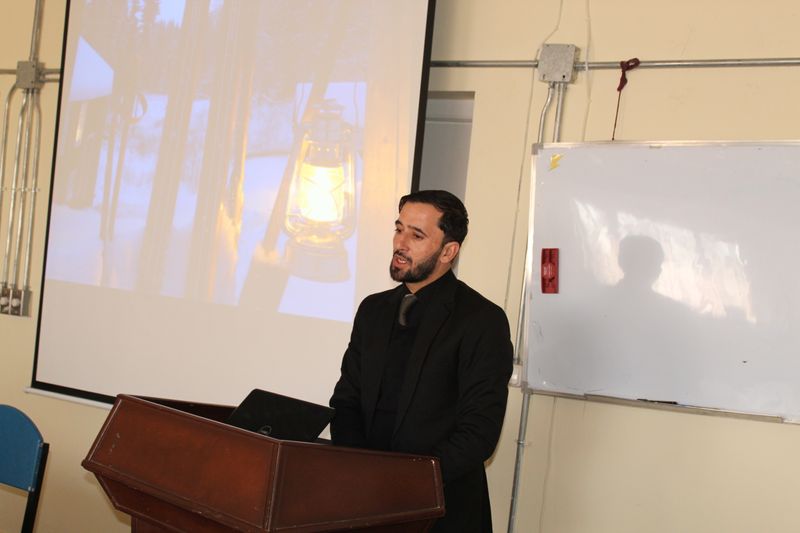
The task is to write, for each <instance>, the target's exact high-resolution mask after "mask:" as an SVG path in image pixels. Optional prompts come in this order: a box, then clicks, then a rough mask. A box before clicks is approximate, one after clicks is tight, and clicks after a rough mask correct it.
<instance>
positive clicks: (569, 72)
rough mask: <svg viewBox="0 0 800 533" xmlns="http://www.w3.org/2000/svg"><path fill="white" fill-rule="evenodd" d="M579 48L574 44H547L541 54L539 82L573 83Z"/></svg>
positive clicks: (538, 68) (538, 67)
mask: <svg viewBox="0 0 800 533" xmlns="http://www.w3.org/2000/svg"><path fill="white" fill-rule="evenodd" d="M579 50H580V49H579V48H578V47H577V46H575V45H574V44H545V45H544V46H542V49H541V51H540V52H539V64H538V66H537V67H536V68H537V70H538V71H539V80H540V81H546V82H556V83H572V82H573V81H574V80H575V61H576V60H577V58H578V52H579Z"/></svg>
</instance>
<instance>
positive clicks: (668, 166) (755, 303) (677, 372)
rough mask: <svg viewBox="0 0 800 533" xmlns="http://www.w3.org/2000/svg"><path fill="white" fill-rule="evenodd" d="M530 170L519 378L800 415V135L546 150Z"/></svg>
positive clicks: (537, 151) (537, 386) (549, 386)
mask: <svg viewBox="0 0 800 533" xmlns="http://www.w3.org/2000/svg"><path fill="white" fill-rule="evenodd" d="M532 173H533V180H534V181H533V183H534V184H535V186H533V187H531V191H532V192H531V205H532V206H534V208H533V209H532V216H531V224H532V227H531V233H530V238H529V246H528V248H529V256H528V266H527V268H526V275H527V276H528V278H527V287H528V290H527V293H526V296H525V298H526V302H525V303H526V308H525V315H526V330H525V332H526V339H525V343H526V352H527V360H526V362H525V371H524V376H525V378H526V380H527V383H526V384H525V385H526V386H527V387H529V388H530V389H533V390H539V391H549V392H555V393H568V394H577V395H589V394H591V395H603V396H612V397H618V398H623V399H634V400H637V399H645V400H650V401H659V402H670V403H672V402H674V403H676V404H679V405H686V406H697V407H708V408H715V409H722V410H726V411H736V412H743V413H752V414H764V415H774V416H780V417H783V418H784V419H789V420H795V421H796V420H800V278H798V275H797V270H798V265H800V215H799V214H798V213H799V212H800V143H797V142H775V143H748V142H738V143H730V142H703V143H619V142H613V143H585V144H551V145H548V144H545V145H539V146H536V147H534V156H533V165H532ZM544 248H558V249H559V279H558V284H559V287H558V293H556V294H543V293H542V282H541V273H542V268H541V254H542V249H544Z"/></svg>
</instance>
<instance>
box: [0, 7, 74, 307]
mask: <svg viewBox="0 0 800 533" xmlns="http://www.w3.org/2000/svg"><path fill="white" fill-rule="evenodd" d="M41 21H42V0H36V4H35V7H34V17H33V31H32V33H31V46H30V54H29V55H28V59H27V61H18V62H17V68H16V69H1V70H0V75H14V76H16V80H15V81H14V84H13V85H12V87H11V89H10V90H9V91H8V94H6V97H5V99H4V101H3V118H2V122H1V123H0V132H2V137H1V138H0V236H2V237H4V238H3V239H2V240H1V241H0V242H3V255H2V268H1V269H0V272H1V273H2V274H1V275H0V314H6V315H13V316H30V303H31V298H32V294H33V292H32V289H31V255H32V252H33V228H34V222H35V212H36V194H37V193H38V192H39V183H38V175H39V155H40V147H41V138H42V111H41V107H40V94H41V90H42V86H43V85H44V84H45V83H48V82H57V81H58V80H59V79H60V72H61V71H60V70H59V69H47V68H44V64H43V63H40V62H39V44H40V36H41ZM18 91H19V92H21V93H22V102H21V105H20V107H19V114H18V117H17V130H16V138H15V141H14V160H13V164H12V165H11V174H10V177H8V178H7V177H6V174H7V172H6V170H7V167H8V166H9V165H8V162H7V161H6V155H7V154H8V148H9V145H10V143H9V139H8V130H9V122H10V121H9V118H10V110H11V105H12V103H13V101H14V97H15V95H16V94H17V92H18Z"/></svg>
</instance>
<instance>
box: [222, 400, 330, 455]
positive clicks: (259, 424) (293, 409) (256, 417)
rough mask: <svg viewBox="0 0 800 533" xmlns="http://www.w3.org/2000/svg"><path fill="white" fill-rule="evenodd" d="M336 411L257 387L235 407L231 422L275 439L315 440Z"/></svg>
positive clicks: (232, 424) (229, 419)
mask: <svg viewBox="0 0 800 533" xmlns="http://www.w3.org/2000/svg"><path fill="white" fill-rule="evenodd" d="M333 413H334V410H333V409H332V408H330V407H327V406H324V405H317V404H315V403H311V402H306V401H303V400H298V399H296V398H290V397H288V396H282V395H280V394H276V393H274V392H269V391H265V390H261V389H253V390H252V391H251V392H250V394H248V395H247V398H245V399H244V400H243V401H242V403H240V404H239V406H238V407H237V408H236V409H234V410H233V412H232V413H231V415H230V416H229V417H228V420H227V423H228V424H230V425H231V426H235V427H238V428H242V429H246V430H248V431H253V432H256V433H260V434H262V435H267V436H268V437H272V438H274V439H281V440H294V441H301V442H314V441H315V440H316V439H317V437H318V436H319V434H320V433H322V430H323V429H325V427H326V426H327V425H328V424H329V423H330V421H331V419H332V418H333Z"/></svg>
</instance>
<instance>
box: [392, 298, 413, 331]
mask: <svg viewBox="0 0 800 533" xmlns="http://www.w3.org/2000/svg"><path fill="white" fill-rule="evenodd" d="M416 301H417V297H416V296H415V295H414V294H406V295H405V296H403V299H402V300H400V312H399V313H398V315H397V322H398V323H399V324H400V325H401V326H407V325H408V323H407V321H406V320H407V318H408V310H409V309H411V306H412V305H414V303H415V302H416Z"/></svg>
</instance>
